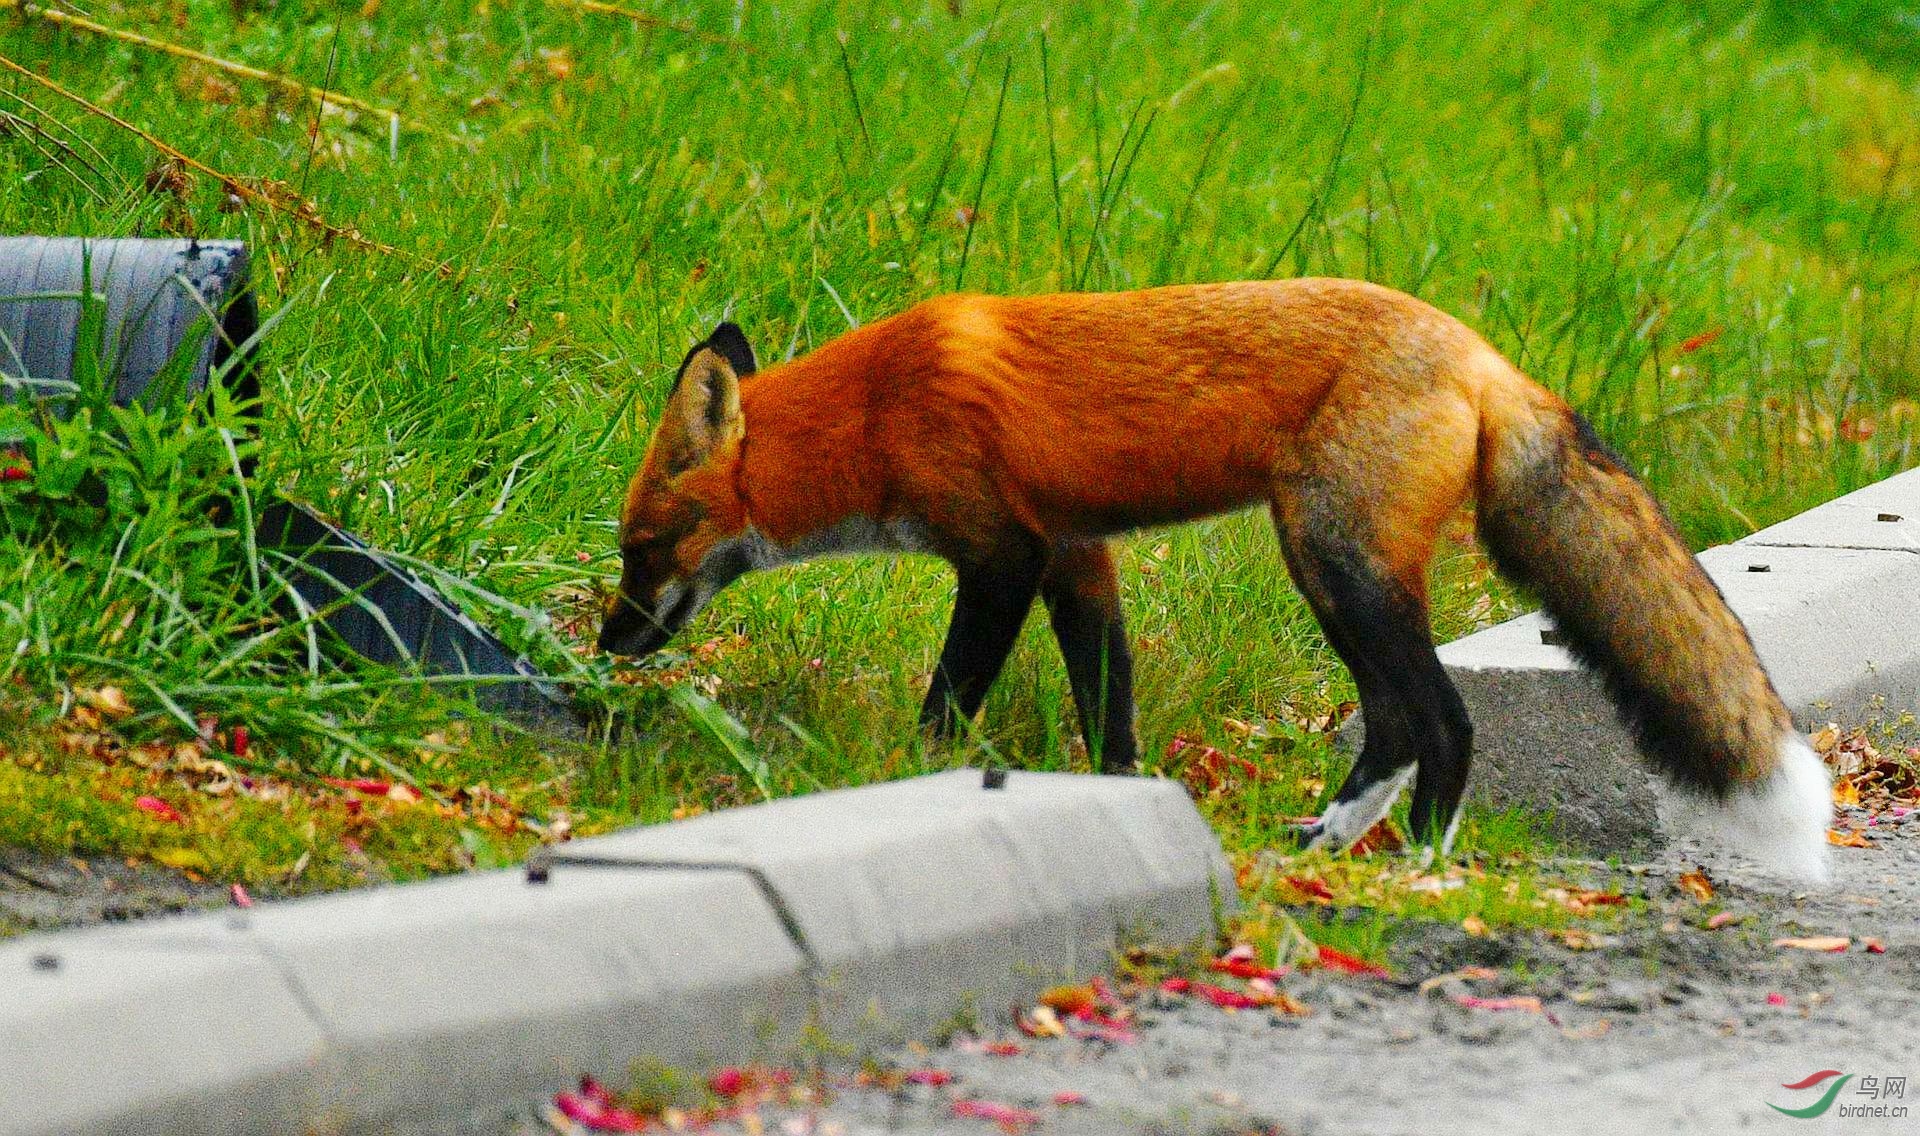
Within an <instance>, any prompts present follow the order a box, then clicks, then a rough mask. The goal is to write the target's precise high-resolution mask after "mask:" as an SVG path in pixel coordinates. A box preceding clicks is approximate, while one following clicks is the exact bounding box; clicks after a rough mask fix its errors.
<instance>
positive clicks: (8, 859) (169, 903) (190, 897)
mask: <svg viewBox="0 0 1920 1136" xmlns="http://www.w3.org/2000/svg"><path fill="white" fill-rule="evenodd" d="M226 902H228V895H227V891H226V889H225V888H222V887H217V886H215V885H212V884H196V883H193V882H192V881H190V880H188V879H186V877H184V876H182V875H181V874H180V873H178V872H175V871H171V870H169V869H167V868H160V867H155V866H154V865H151V864H136V865H133V866H129V865H127V864H126V863H124V862H123V861H120V860H116V859H112V858H110V857H98V856H96V857H91V858H82V857H77V856H47V855H42V854H40V853H38V852H27V851H23V850H21V849H18V848H0V935H18V934H21V933H23V932H26V931H47V930H52V929H53V928H56V927H73V926H79V925H82V924H87V923H107V922H114V921H117V920H121V919H139V918H144V917H146V916H150V915H165V914H168V913H171V912H175V911H188V910H192V909H194V908H201V907H219V906H221V905H222V904H225V903H226Z"/></svg>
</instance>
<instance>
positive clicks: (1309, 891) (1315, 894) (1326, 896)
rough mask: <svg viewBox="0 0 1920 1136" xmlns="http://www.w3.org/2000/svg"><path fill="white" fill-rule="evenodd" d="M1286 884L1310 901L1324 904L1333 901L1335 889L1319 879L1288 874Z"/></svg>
mask: <svg viewBox="0 0 1920 1136" xmlns="http://www.w3.org/2000/svg"><path fill="white" fill-rule="evenodd" d="M1286 885H1287V886H1288V887H1290V888H1292V889H1293V890H1294V891H1297V892H1299V893H1300V894H1301V895H1304V896H1306V897H1307V899H1308V901H1309V902H1312V903H1317V904H1320V905H1322V906H1327V905H1331V904H1332V903H1333V889H1332V888H1330V887H1328V886H1327V885H1326V884H1323V883H1321V882H1320V881H1319V880H1310V879H1304V878H1302V877H1300V876H1288V877H1286Z"/></svg>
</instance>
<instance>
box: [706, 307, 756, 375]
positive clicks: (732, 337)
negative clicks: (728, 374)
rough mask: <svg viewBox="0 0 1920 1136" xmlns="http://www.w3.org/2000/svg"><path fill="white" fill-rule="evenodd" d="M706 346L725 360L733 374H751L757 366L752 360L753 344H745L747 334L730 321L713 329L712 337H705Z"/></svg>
mask: <svg viewBox="0 0 1920 1136" xmlns="http://www.w3.org/2000/svg"><path fill="white" fill-rule="evenodd" d="M706 345H707V346H708V347H711V348H713V349H714V350H715V351H718V352H719V353H720V354H721V356H722V357H723V358H725V359H726V361H727V363H728V365H729V366H731V367H732V368H733V372H734V374H736V375H741V376H746V375H751V374H753V372H754V369H755V367H756V366H757V364H756V363H755V361H754V358H753V344H751V343H749V342H747V333H746V332H744V331H741V330H740V325H739V324H737V323H734V322H733V321H732V320H726V321H725V322H723V323H721V325H720V326H719V327H716V328H714V329H713V334H712V335H709V336H707V344H706Z"/></svg>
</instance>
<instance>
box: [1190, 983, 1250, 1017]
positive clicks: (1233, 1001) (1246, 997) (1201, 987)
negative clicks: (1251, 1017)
mask: <svg viewBox="0 0 1920 1136" xmlns="http://www.w3.org/2000/svg"><path fill="white" fill-rule="evenodd" d="M1193 992H1194V993H1195V994H1198V995H1200V996H1201V997H1202V998H1205V999H1206V1000H1207V1001H1209V1002H1212V1003H1213V1004H1214V1005H1216V1006H1218V1007H1220V1008H1221V1009H1223V1010H1253V1009H1257V1008H1259V1007H1260V1006H1263V1005H1265V1004H1266V1003H1264V1002H1262V1001H1261V1000H1260V999H1258V998H1255V997H1254V996H1253V995H1251V994H1242V993H1240V992H1239V991H1238V990H1228V989H1227V988H1226V987H1224V986H1215V985H1213V984H1212V983H1210V982H1196V983H1194V984H1193Z"/></svg>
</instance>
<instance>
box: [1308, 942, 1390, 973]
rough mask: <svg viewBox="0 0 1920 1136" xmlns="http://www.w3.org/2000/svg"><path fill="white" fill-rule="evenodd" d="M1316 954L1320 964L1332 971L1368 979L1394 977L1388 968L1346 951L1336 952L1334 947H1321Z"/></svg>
mask: <svg viewBox="0 0 1920 1136" xmlns="http://www.w3.org/2000/svg"><path fill="white" fill-rule="evenodd" d="M1314 954H1315V958H1316V960H1317V961H1318V962H1319V964H1320V965H1321V966H1324V967H1327V968H1328V969H1330V970H1339V971H1344V972H1346V973H1347V974H1358V975H1362V976H1364V977H1366V978H1391V977H1392V975H1391V974H1389V973H1388V972H1387V968H1386V967H1384V966H1375V965H1374V964H1373V963H1370V962H1367V961H1366V960H1365V959H1358V958H1355V957H1353V956H1352V955H1350V954H1347V953H1346V952H1345V951H1336V950H1334V949H1333V948H1332V947H1319V948H1317V949H1316V950H1315V952H1314Z"/></svg>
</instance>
